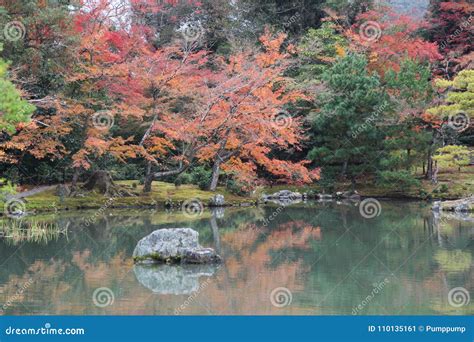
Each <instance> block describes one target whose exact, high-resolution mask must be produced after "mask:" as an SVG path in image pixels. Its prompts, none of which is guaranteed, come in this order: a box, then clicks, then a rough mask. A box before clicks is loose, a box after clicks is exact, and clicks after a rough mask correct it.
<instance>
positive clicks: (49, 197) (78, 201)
mask: <svg viewBox="0 0 474 342" xmlns="http://www.w3.org/2000/svg"><path fill="white" fill-rule="evenodd" d="M452 176H453V175H452V174H451V173H446V174H441V175H440V177H439V182H438V183H437V184H432V183H431V182H429V181H424V180H423V181H422V182H421V184H422V186H421V188H418V189H408V190H407V189H397V188H396V187H394V188H391V189H390V188H381V187H378V186H376V185H374V184H372V183H369V184H358V185H357V186H356V190H357V192H358V193H359V195H360V196H361V197H362V198H367V197H373V198H378V199H393V200H405V201H410V200H413V201H419V200H426V201H436V200H442V201H445V200H457V199H461V198H464V197H468V196H470V195H472V194H474V167H469V168H467V169H466V170H465V171H464V172H462V173H457V174H456V177H452ZM116 184H117V185H119V186H120V187H121V188H123V189H124V190H127V192H130V193H131V194H133V196H103V195H102V194H99V193H96V192H93V191H92V192H84V193H81V194H79V195H78V196H75V197H62V198H61V197H60V196H58V195H57V193H56V190H55V189H48V190H46V191H43V192H41V193H38V194H35V195H33V196H29V197H27V198H23V199H22V200H23V201H24V204H25V209H26V211H27V212H28V213H41V212H57V211H72V210H87V209H99V210H100V209H104V210H105V209H108V208H110V209H157V210H164V209H167V208H171V209H173V208H182V206H183V205H184V204H186V203H190V202H192V201H195V202H196V203H199V205H202V207H208V206H209V201H210V199H211V198H212V197H213V196H214V195H216V194H221V195H224V198H225V203H226V206H232V207H245V206H255V205H259V199H260V198H261V195H262V194H272V193H275V192H277V191H280V190H283V189H287V190H291V191H298V192H300V193H306V194H308V199H317V194H320V193H327V194H334V193H336V192H337V191H342V192H343V191H347V190H349V189H350V188H351V185H350V184H349V183H337V184H335V185H334V187H333V188H332V189H331V192H328V191H327V189H324V188H323V187H322V186H321V185H320V184H318V183H316V184H312V185H308V186H292V185H277V186H272V187H262V188H258V189H257V190H256V191H255V192H254V193H252V194H251V195H249V196H239V195H236V194H233V193H231V192H229V191H228V190H227V189H225V188H223V187H219V188H218V189H217V190H216V191H215V192H211V191H205V190H201V189H199V188H198V187H197V186H195V185H181V186H175V185H174V184H172V183H166V182H158V181H157V182H153V186H152V191H151V192H150V193H148V194H144V193H143V192H142V185H140V184H138V181H117V182H116ZM29 188H33V186H32V187H29ZM3 214H4V213H3V212H2V213H0V216H1V215H3Z"/></svg>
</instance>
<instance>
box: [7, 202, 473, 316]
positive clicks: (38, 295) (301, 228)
mask: <svg viewBox="0 0 474 342" xmlns="http://www.w3.org/2000/svg"><path fill="white" fill-rule="evenodd" d="M193 215H195V216H193V217H190V214H187V216H185V215H183V213H181V212H179V211H178V212H177V211H174V212H159V211H150V210H148V211H113V210H110V211H107V212H106V213H101V214H100V215H98V213H97V212H94V211H87V212H77V213H61V214H58V215H55V216H53V217H52V216H44V217H39V216H38V217H26V218H23V219H22V220H23V223H28V220H30V221H29V222H30V223H31V222H33V221H34V222H35V223H38V222H47V225H45V226H43V228H39V229H40V230H41V229H43V230H45V229H46V230H47V229H49V228H48V227H50V226H49V225H54V226H56V227H59V228H60V229H61V231H62V232H61V233H60V234H55V233H51V234H43V235H41V233H40V234H32V233H31V232H30V233H25V234H23V235H21V234H16V235H15V234H14V233H13V232H11V231H10V232H7V233H6V235H7V237H5V238H3V239H2V240H0V244H1V247H0V260H1V268H0V303H4V304H3V313H4V314H7V315H24V314H39V315H43V314H48V315H49V314H60V315H175V314H180V315H187V314H198V315H231V314H232V315H253V314H256V315H267V314H268V315H327V314H329V315H332V314H348V315H350V314H358V315H367V314H375V315H379V314H380V315H388V314H394V315H398V314H408V315H411V314H433V315H439V314H452V315H458V314H472V313H474V307H473V303H472V301H471V303H466V300H465V298H461V301H463V302H461V303H460V304H464V305H459V298H460V297H459V295H460V296H461V297H462V296H463V295H464V296H465V295H466V293H462V292H461V293H457V295H458V296H455V295H453V291H452V290H453V289H456V288H462V289H464V290H462V291H465V292H467V293H469V292H470V293H473V292H472V290H473V283H474V282H473V278H474V272H473V271H474V267H473V264H472V254H473V251H474V244H473V236H474V224H473V223H469V222H462V221H457V220H454V219H443V220H441V221H439V220H437V219H435V218H434V217H433V214H432V213H431V211H430V209H429V207H428V206H427V204H424V203H416V202H411V203H402V202H381V211H380V212H379V215H378V216H376V217H373V218H366V217H363V216H362V215H361V214H360V212H359V207H358V206H357V205H356V204H354V203H339V204H338V203H335V202H328V203H307V204H300V205H297V206H286V207H278V206H267V207H259V208H238V209H237V208H226V209H225V210H217V211H214V212H211V211H206V210H205V211H204V212H203V213H202V214H201V215H198V214H193ZM191 216H192V215H191ZM269 218H271V220H269ZM85 219H88V221H87V222H88V223H89V224H88V226H87V225H86V224H85V222H86V221H85ZM11 224H17V223H11ZM45 227H46V228H45ZM165 227H191V228H194V229H196V230H197V231H199V234H200V243H201V244H202V245H203V246H206V247H213V248H215V249H217V250H218V252H219V253H220V255H221V256H222V258H223V263H222V265H220V266H187V267H181V266H166V265H162V266H158V267H144V266H134V265H133V261H132V258H131V255H132V252H133V249H134V247H135V245H136V243H137V241H138V240H140V239H141V238H143V237H144V236H146V235H147V234H149V233H150V232H152V231H153V230H155V229H160V228H165ZM4 228H5V226H4ZM31 229H32V228H31ZM35 229H38V228H35ZM450 291H451V293H450ZM456 297H457V298H456ZM453 300H454V302H453ZM456 300H457V302H456Z"/></svg>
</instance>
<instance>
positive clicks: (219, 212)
mask: <svg viewBox="0 0 474 342" xmlns="http://www.w3.org/2000/svg"><path fill="white" fill-rule="evenodd" d="M211 213H212V216H214V217H215V218H218V219H222V218H224V216H225V208H212V209H211Z"/></svg>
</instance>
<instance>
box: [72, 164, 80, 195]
mask: <svg viewBox="0 0 474 342" xmlns="http://www.w3.org/2000/svg"><path fill="white" fill-rule="evenodd" d="M78 180H79V168H78V167H76V168H74V173H73V175H72V181H71V192H74V191H76V190H77V181H78Z"/></svg>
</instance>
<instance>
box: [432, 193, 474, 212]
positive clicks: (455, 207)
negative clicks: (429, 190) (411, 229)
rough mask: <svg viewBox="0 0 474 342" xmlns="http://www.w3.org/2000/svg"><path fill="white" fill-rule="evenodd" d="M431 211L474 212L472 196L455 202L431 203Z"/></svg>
mask: <svg viewBox="0 0 474 342" xmlns="http://www.w3.org/2000/svg"><path fill="white" fill-rule="evenodd" d="M432 209H433V211H454V212H457V213H462V212H474V196H471V197H467V198H462V199H460V200H456V201H442V202H441V201H437V202H434V203H433V207H432Z"/></svg>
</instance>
